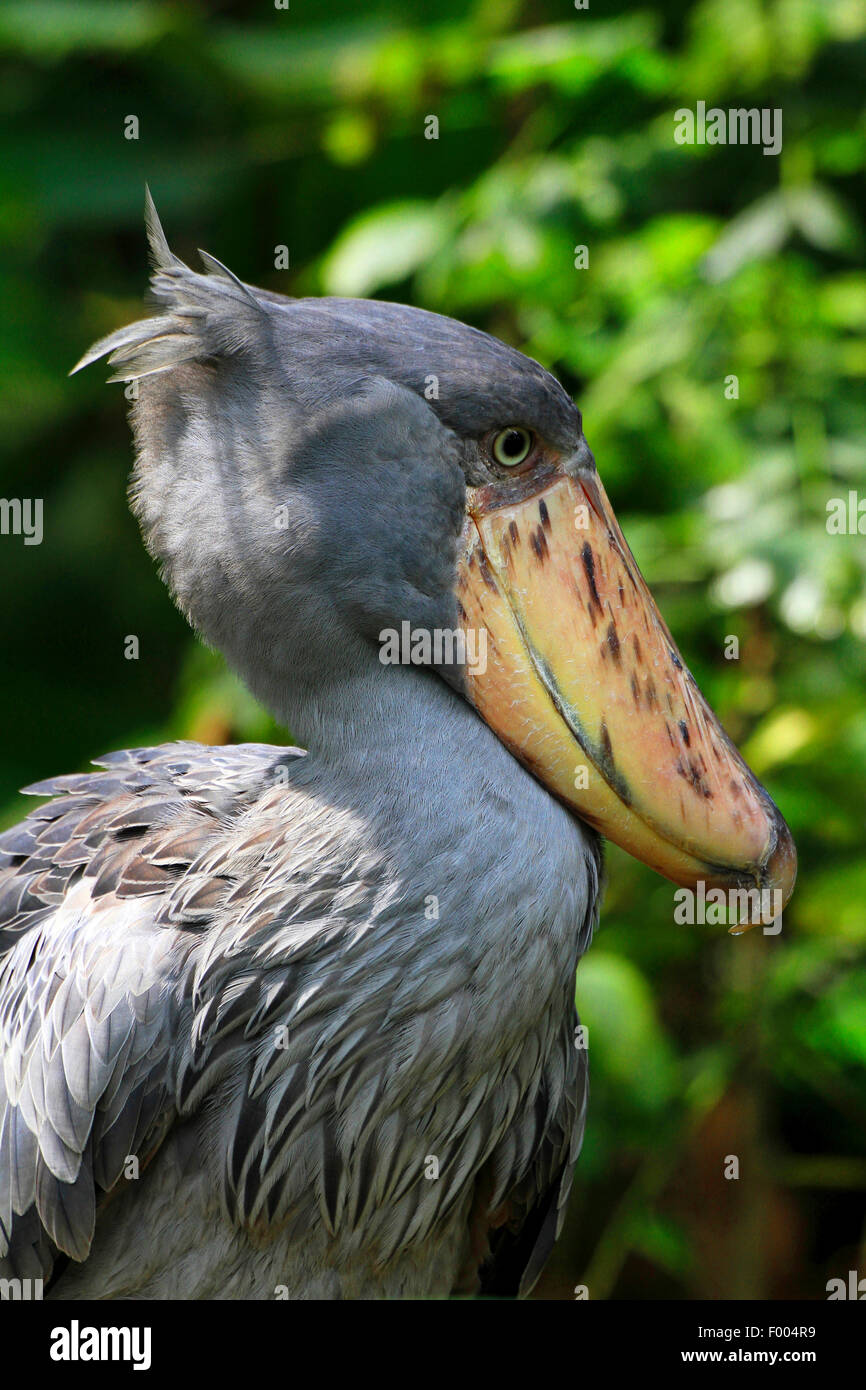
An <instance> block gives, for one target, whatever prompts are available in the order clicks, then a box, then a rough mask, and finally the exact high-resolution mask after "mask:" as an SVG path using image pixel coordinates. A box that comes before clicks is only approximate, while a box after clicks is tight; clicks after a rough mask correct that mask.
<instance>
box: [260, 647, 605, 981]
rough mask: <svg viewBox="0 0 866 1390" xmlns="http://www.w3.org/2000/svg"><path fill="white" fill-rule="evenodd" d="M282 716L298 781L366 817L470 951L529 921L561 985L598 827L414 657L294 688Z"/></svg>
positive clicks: (586, 911) (583, 937) (492, 944)
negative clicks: (301, 755) (295, 742)
mask: <svg viewBox="0 0 866 1390" xmlns="http://www.w3.org/2000/svg"><path fill="white" fill-rule="evenodd" d="M284 717H285V718H286V720H287V722H288V723H289V725H290V727H291V729H292V732H293V734H294V735H295V736H296V737H297V738H298V739H299V741H301V742H303V744H304V745H305V746H306V747H307V749H308V757H307V758H306V759H304V760H303V761H304V764H305V769H304V774H303V776H304V780H305V781H306V782H307V784H308V786H310V787H311V788H313V789H315V790H316V792H317V793H318V794H319V795H321V796H322V798H323V799H324V800H325V801H326V803H327V804H330V805H337V806H340V807H341V808H342V809H344V810H347V811H349V812H350V813H351V814H352V816H353V817H357V818H359V819H360V820H361V821H363V823H364V825H365V826H366V827H367V829H366V831H365V834H366V835H367V836H368V837H369V842H370V843H371V844H375V845H376V846H377V847H378V848H380V849H382V850H384V851H385V852H386V854H387V857H388V858H389V860H391V861H392V862H393V863H395V864H396V865H399V875H400V878H401V880H402V882H403V885H404V891H406V892H407V893H408V894H409V895H410V896H411V895H412V894H413V893H417V899H418V902H417V909H418V912H420V911H421V907H422V904H423V901H424V900H425V899H426V897H427V895H428V894H436V895H437V897H439V898H440V899H442V901H443V902H445V901H446V900H447V901H448V902H450V903H451V906H450V907H449V909H448V911H449V914H450V915H451V919H452V925H453V926H454V927H455V928H456V927H457V926H458V922H457V919H458V918H459V930H460V932H461V934H465V935H466V936H467V937H471V939H472V942H473V944H472V946H471V947H470V953H471V954H475V952H476V951H477V952H478V953H479V955H483V954H484V952H485V951H488V950H492V951H499V950H501V943H502V941H503V939H505V938H506V937H507V935H508V933H509V932H513V931H515V930H517V929H518V924H519V928H520V929H521V930H523V929H525V930H526V932H527V937H531V938H533V939H536V940H538V941H540V942H544V943H545V944H544V946H543V948H542V949H543V950H544V951H545V952H547V953H548V954H549V956H550V958H551V965H552V971H551V974H552V975H553V976H559V978H560V979H564V981H565V984H566V987H567V985H568V979H569V971H573V969H574V966H575V965H576V963H577V960H578V958H579V955H580V954H581V953H582V951H583V950H584V949H585V947H586V945H587V944H588V939H589V934H590V932H591V928H592V924H593V921H594V912H595V906H596V899H597V896H598V870H599V842H598V838H597V836H596V835H595V834H594V832H592V831H591V830H589V829H588V828H587V827H586V826H585V825H583V823H582V822H580V821H579V820H577V819H576V818H575V817H574V816H572V815H571V813H570V812H568V811H567V810H566V809H565V808H564V807H563V806H561V805H560V803H559V802H557V801H556V800H555V799H554V798H553V797H552V796H550V795H549V794H548V792H547V791H546V790H545V789H544V788H543V787H542V786H541V785H540V784H539V783H538V782H537V781H536V780H535V779H534V778H533V777H532V776H531V775H530V774H529V773H528V772H526V770H525V769H524V768H523V767H522V766H521V765H520V764H519V763H518V762H517V761H516V759H515V758H513V757H512V756H511V754H510V753H509V752H508V750H507V749H506V748H505V747H504V746H503V745H502V744H501V743H500V742H499V740H498V739H497V738H496V736H495V735H494V734H493V733H492V732H491V730H490V729H489V728H488V727H487V725H486V724H485V723H484V722H483V721H482V720H481V719H480V718H479V716H478V715H477V714H476V713H475V711H474V710H473V709H472V708H471V707H470V706H469V705H468V704H467V703H466V702H465V701H464V700H463V699H462V698H461V697H460V696H459V695H458V694H456V692H454V691H453V690H451V689H450V688H449V687H448V686H447V685H446V684H445V683H444V682H443V681H441V680H440V679H439V678H438V677H437V676H436V675H435V674H433V673H432V672H430V671H427V670H424V669H422V668H415V667H383V666H379V665H378V663H377V669H375V670H368V671H367V672H366V673H364V672H361V671H359V672H356V673H355V674H354V675H350V676H349V677H348V678H347V679H345V680H344V681H343V682H342V683H341V684H340V685H339V686H337V685H332V686H327V685H325V686H320V687H316V688H306V689H305V688H303V687H299V686H295V687H293V689H292V691H291V692H290V695H289V698H288V704H287V708H286V709H285V712H284Z"/></svg>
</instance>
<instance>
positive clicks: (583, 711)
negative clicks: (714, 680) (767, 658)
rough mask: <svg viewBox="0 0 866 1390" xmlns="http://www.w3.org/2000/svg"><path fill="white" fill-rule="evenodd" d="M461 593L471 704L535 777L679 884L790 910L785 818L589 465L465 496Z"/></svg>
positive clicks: (790, 860)
mask: <svg viewBox="0 0 866 1390" xmlns="http://www.w3.org/2000/svg"><path fill="white" fill-rule="evenodd" d="M457 595H458V599H459V604H460V615H461V623H462V624H463V626H464V629H465V630H466V632H467V634H469V633H471V634H472V637H473V638H474V639H475V640H476V641H477V638H478V634H479V633H480V632H481V631H483V632H485V633H486V664H484V663H482V662H478V663H477V664H476V666H475V667H474V668H472V667H470V668H469V669H468V672H467V693H468V695H469V698H470V700H471V701H472V703H473V704H474V705H475V707H476V709H477V710H478V711H479V713H480V714H481V715H482V717H483V718H484V719H485V720H486V722H487V723H488V724H489V725H490V727H491V728H492V729H493V730H494V731H495V733H496V734H497V735H498V737H499V738H500V739H501V740H502V742H503V743H504V744H505V745H506V746H507V747H508V748H509V749H510V750H511V751H512V752H513V753H514V755H515V756H516V757H517V758H519V759H520V761H521V762H522V763H524V764H525V766H526V767H527V768H529V770H530V771H531V772H532V773H534V774H535V776H536V777H537V778H538V779H539V781H541V782H543V783H544V784H545V786H547V787H548V788H549V790H550V791H552V792H553V793H554V794H555V795H556V796H557V797H559V798H560V800H562V801H563V802H565V803H566V804H567V805H568V806H569V807H571V808H572V809H573V810H574V811H576V812H577V814H578V815H579V816H581V817H582V818H583V819H584V820H585V821H587V822H588V823H589V824H590V825H592V826H594V827H595V828H596V829H597V830H599V831H601V833H602V834H603V835H606V836H607V837H608V839H610V840H613V841H614V842H615V843H616V844H618V845H622V847H623V848H624V849H626V850H628V851H629V853H631V854H633V855H634V856H635V857H636V858H638V859H641V860H643V861H644V863H646V864H649V865H650V866H651V867H652V868H654V869H657V870H658V872H659V873H661V874H664V875H665V876H666V877H667V878H669V879H672V880H673V882H674V883H677V884H681V885H684V886H686V887H690V888H696V887H697V885H698V883H699V882H700V881H703V883H704V885H705V886H706V887H713V888H722V889H730V888H736V889H740V890H742V889H746V890H755V889H759V890H768V889H769V890H772V891H773V892H774V893H775V894H777V896H774V897H773V899H772V902H773V904H774V908H778V907H779V906H784V904H785V903H786V902H787V901H788V899H789V897H790V896H791V892H792V889H793V886H794V879H795V877H796V869H797V857H796V851H795V849H794V844H793V841H792V839H791V835H790V832H789V830H788V827H787V825H786V824H785V822H784V820H783V819H782V816H781V815H780V813H779V811H778V810H777V808H776V807H775V805H774V804H773V802H772V801H771V800H770V797H769V796H768V794H767V792H766V791H765V790H764V788H763V787H762V786H761V785H760V783H759V782H758V781H757V779H756V778H755V777H754V775H753V774H752V772H751V771H750V770H749V768H748V767H747V766H746V764H745V762H744V761H743V759H742V758H741V757H740V755H739V753H738V752H737V750H736V748H734V746H733V744H732V743H731V742H730V740H729V739H728V737H727V735H726V734H725V732H724V730H723V729H722V727H721V725H720V724H719V722H718V720H717V719H716V717H715V715H714V714H713V712H712V710H711V709H710V708H709V706H708V705H707V703H706V701H705V700H704V698H703V696H702V695H701V693H700V691H699V690H698V688H697V685H696V684H695V681H694V679H693V677H692V676H691V675H690V673H689V672H688V670H686V667H685V665H684V663H683V661H682V659H681V657H680V655H679V653H678V651H677V648H676V646H675V644H674V641H673V638H672V637H671V635H670V632H669V631H668V629H667V627H666V626H665V623H664V621H663V619H662V617H661V615H660V613H659V611H658V609H657V608H656V605H655V603H654V601H653V598H652V595H651V594H650V592H649V589H648V588H647V586H646V584H645V583H644V580H643V578H642V576H641V574H640V571H639V570H638V568H637V565H636V564H635V561H634V557H633V555H632V554H631V551H630V550H629V548H628V545H627V544H626V542H625V539H624V537H623V535H622V532H621V531H620V529H619V526H618V524H617V521H616V518H615V516H614V514H613V510H612V508H611V505H610V502H609V501H608V498H607V496H606V494H605V491H604V488H603V487H602V485H601V482H600V480H599V478H598V475H597V473H595V471H594V470H593V471H589V470H583V469H576V470H575V471H574V472H568V471H565V469H564V468H557V469H554V470H551V471H549V472H547V473H546V474H545V475H544V476H543V477H539V476H537V475H535V476H530V475H524V476H522V477H515V478H509V479H507V480H505V481H503V482H502V483H496V484H492V485H491V486H489V487H484V488H478V489H475V490H474V491H472V492H471V493H470V496H469V502H468V507H467V521H466V525H465V529H464V534H463V544H462V549H461V556H460V561H459V566H458V584H457ZM473 650H476V651H477V650H480V648H479V647H475V648H473ZM743 896H746V895H743ZM757 896H758V895H757V894H753V893H749V894H748V901H749V903H750V905H751V904H752V902H753V898H757ZM740 920H741V921H742V917H741V918H740ZM751 920H752V921H754V920H755V918H754V916H752V917H751Z"/></svg>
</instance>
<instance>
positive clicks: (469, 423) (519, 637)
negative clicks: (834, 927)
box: [0, 205, 795, 1299]
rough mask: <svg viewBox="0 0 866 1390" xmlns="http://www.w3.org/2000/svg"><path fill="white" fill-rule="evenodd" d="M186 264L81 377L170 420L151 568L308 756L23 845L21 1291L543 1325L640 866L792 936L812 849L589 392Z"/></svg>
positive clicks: (138, 763) (7, 1214) (153, 757)
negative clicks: (742, 907)
mask: <svg viewBox="0 0 866 1390" xmlns="http://www.w3.org/2000/svg"><path fill="white" fill-rule="evenodd" d="M148 225H149V232H150V242H151V249H152V254H153V259H154V263H155V268H154V273H153V280H152V288H153V294H154V296H155V299H156V301H157V303H158V305H159V311H158V313H157V315H156V316H155V317H150V318H147V319H145V320H143V321H141V322H137V323H134V324H132V325H131V326H129V327H127V328H123V329H121V330H120V331H119V332H117V333H113V334H112V335H111V336H110V337H108V338H105V339H103V340H102V341H101V342H99V343H97V344H96V345H95V347H94V348H93V349H92V350H91V351H90V352H89V353H88V354H87V355H86V356H85V357H84V359H83V360H82V362H81V363H80V364H79V365H80V366H83V365H86V364H87V363H89V362H93V361H95V360H96V359H97V358H99V357H102V356H103V355H106V354H109V355H110V356H109V360H110V362H111V363H112V364H113V366H114V368H115V374H114V376H113V377H112V380H115V381H130V380H134V381H136V382H138V383H139V390H138V398H137V401H136V402H135V405H134V408H133V427H134V433H135V440H136V446H137V462H136V466H135V472H134V476H133V481H132V486H131V498H132V507H133V509H134V511H135V514H136V516H137V518H138V520H139V522H140V524H141V529H142V533H143V536H144V540H145V542H146V544H147V546H148V549H149V550H150V552H151V554H152V555H153V556H154V558H155V559H156V561H157V562H158V564H159V566H160V569H161V571H162V573H163V575H164V576H165V579H166V581H167V583H168V585H169V588H170V589H171V592H172V594H173V596H174V598H175V601H176V602H177V603H178V604H179V606H180V608H181V609H182V610H183V612H184V613H185V614H186V616H187V618H188V619H189V621H190V623H191V624H192V625H193V626H194V628H195V629H196V630H197V631H198V632H199V633H200V634H201V636H202V637H203V639H204V640H205V641H206V642H208V643H209V644H210V645H212V646H213V647H217V648H219V649H220V650H221V651H222V652H223V653H224V654H225V656H226V658H227V660H228V661H229V662H230V664H231V665H232V666H233V668H234V669H235V670H236V671H237V672H239V673H240V675H241V676H242V677H243V679H244V680H245V682H246V684H247V685H248V686H249V688H250V689H251V690H252V692H253V693H254V694H255V695H256V697H257V698H258V699H259V700H260V701H261V702H262V703H263V704H264V705H265V706H267V707H268V709H270V710H272V711H273V713H274V714H275V716H276V717H277V718H278V719H279V720H280V721H282V722H284V723H285V725H286V726H287V727H288V728H290V729H291V730H292V731H293V734H294V735H295V736H296V737H297V738H298V740H299V742H300V744H302V745H303V748H304V749H305V750H306V751H303V752H302V751H301V749H300V748H290V747H265V746H260V745H254V744H243V745H240V746H239V747H225V748H210V747H204V746H201V745H199V744H197V743H174V744H169V745H166V746H163V747H158V748H139V749H134V750H130V751H125V752H114V753H110V754H108V755H107V756H105V757H103V758H100V759H98V760H97V762H96V767H97V768H98V769H100V770H98V771H95V772H89V773H84V774H78V775H72V776H63V777H57V778H54V779H51V780H49V781H46V782H41V783H38V784H37V785H35V786H32V787H29V788H28V789H27V790H28V791H29V792H31V793H34V794H35V795H37V796H40V797H43V798H45V797H48V798H50V799H49V800H47V801H42V802H40V804H39V805H38V806H37V808H36V809H35V810H33V811H31V813H30V814H29V815H28V816H27V818H26V819H25V820H24V821H22V822H21V823H20V824H19V825H17V826H16V827H15V828H14V829H12V830H10V831H9V832H7V833H6V834H5V835H4V836H3V837H2V840H0V851H2V860H0V865H2V868H0V951H2V953H3V958H2V959H3V963H2V968H0V1025H2V1040H3V1041H2V1049H3V1050H2V1071H0V1273H2V1274H3V1275H5V1276H7V1277H8V1276H18V1277H22V1278H24V1277H33V1278H39V1277H42V1278H43V1279H44V1280H46V1281H52V1282H51V1283H50V1293H51V1296H53V1297H58V1298H123V1297H136V1298H182V1299H203V1298H244V1299H254V1298H273V1297H274V1296H275V1295H276V1294H277V1293H279V1294H280V1295H283V1296H285V1295H286V1294H288V1296H290V1297H295V1298H353V1299H367V1298H401V1297H435V1296H447V1295H449V1294H452V1293H454V1292H464V1291H481V1292H486V1293H492V1294H499V1295H507V1294H521V1293H526V1292H527V1291H528V1290H529V1289H530V1288H531V1287H532V1285H533V1283H534V1281H535V1280H536V1278H537V1276H538V1274H539V1272H540V1270H541V1268H542V1266H543V1264H544V1262H545V1259H546V1257H547V1255H548V1253H549V1251H550V1248H551V1246H552V1244H553V1242H554V1240H555V1239H556V1236H557V1233H558V1231H559V1227H560V1225H561V1222H562V1217H563V1213H564V1209H565V1204H566V1201H567V1197H568V1192H569V1187H570V1183H571V1173H572V1166H573V1164H574V1161H575V1158H576V1156H577V1153H578V1149H579V1147H580V1141H581V1136H582V1131H583V1124H584V1113H585V1109H586V1094H587V1073H586V1065H585V1059H586V1053H585V1051H584V1050H582V1049H581V1048H580V1047H578V1046H576V1045H575V1036H576V1035H575V1025H576V1014H575V1010H574V976H575V967H576V966H577V963H578V961H579V959H580V957H581V955H582V953H583V952H584V951H585V950H586V948H587V946H588V944H589V941H590V937H591V935H592V931H593V926H594V924H595V922H596V919H597V915H598V900H599V883H600V877H601V838H600V837H601V836H607V837H609V838H610V839H611V840H614V841H616V842H617V843H618V844H620V845H623V846H624V847H625V848H626V849H627V850H629V851H631V852H632V853H633V854H634V855H636V856H637V857H638V858H639V859H642V860H644V861H645V862H646V863H648V864H650V865H652V866H653V867H654V868H656V869H657V870H658V871H659V872H660V873H662V874H664V875H666V876H667V877H668V878H669V879H671V880H673V882H674V883H677V884H680V885H687V886H688V885H691V886H695V885H697V884H698V882H699V881H701V880H703V881H704V882H705V883H706V884H708V885H714V886H722V887H739V888H743V887H746V888H755V887H756V886H757V887H760V888H770V889H774V890H778V891H779V892H780V893H781V897H782V899H783V900H785V901H786V900H787V898H788V896H789V895H790V892H791V889H792V886H793V880H794V874H795V854H794V848H793V844H792V841H791V837H790V835H789V833H788V830H787V827H786V825H785V823H784V821H783V819H782V817H781V815H780V814H779V812H778V811H777V809H776V807H775V806H774V805H773V803H772V801H771V800H770V798H769V797H768V795H767V793H766V792H765V791H764V790H763V788H762V787H761V786H760V785H759V784H758V782H757V781H756V780H755V778H754V776H753V775H752V774H751V772H750V771H749V769H748V768H747V767H746V765H745V763H744V762H743V760H742V759H741V757H740V756H739V754H738V753H737V752H736V750H735V749H734V747H733V745H732V744H731V743H730V741H729V740H728V738H727V737H726V735H725V733H724V732H723V730H722V728H721V726H720V725H719V723H718V722H717V720H716V718H715V717H714V715H713V714H712V712H711V711H710V709H709V707H708V706H707V704H706V703H705V702H704V700H703V698H702V697H701V695H700V693H699V691H698V689H697V687H696V685H695V682H694V680H693V678H692V676H691V675H690V674H689V672H688V670H687V669H686V667H685V665H684V663H683V661H682V660H681V658H680V656H679V654H678V652H677V648H676V646H675V644H674V641H673V639H672V637H671V635H670V633H669V631H668V629H667V627H666V626H665V624H664V622H663V621H662V618H661V617H660V615H659V613H658V611H657V609H656V607H655V604H654V602H653V599H652V597H651V595H650V593H649V591H648V589H647V587H646V585H645V583H644V581H643V579H642V577H641V575H640V573H639V571H638V568H637V566H636V564H635V561H634V558H633V557H632V554H631V552H630V550H629V548H628V546H627V544H626V542H625V540H624V538H623V535H622V533H621V531H620V529H619V526H618V525H617V522H616V520H615V517H614V514H613V511H612V509H611V506H610V503H609V501H608V499H607V497H606V495H605V491H604V488H603V487H602V484H601V481H600V479H599V476H598V473H597V471H596V466H595V462H594V459H593V456H592V454H591V452H590V450H589V447H588V445H587V442H586V440H585V438H584V434H583V428H582V424H581V414H580V411H579V410H578V409H577V407H576V406H575V405H574V404H573V403H572V401H571V400H570V398H569V397H568V395H567V394H566V392H565V391H564V390H563V389H562V387H561V386H560V385H559V383H558V382H557V381H556V380H555V379H554V378H553V377H552V376H551V375H549V374H548V372H546V371H545V370H543V369H542V367H540V366H539V365H538V363H536V362H534V361H532V360H530V359H529V358H527V357H525V356H523V355H522V354H521V353H520V352H518V351H516V350H514V349H513V348H511V347H507V346H505V345H504V344H503V343H501V342H498V341H497V340H496V339H494V338H492V337H488V336H487V335H486V334H485V333H482V332H479V331H477V330H475V329H473V328H469V327H467V326H466V325H464V324H462V323H458V322H455V321H453V320H452V319H449V318H445V317H441V316H439V315H437V314H433V313H429V312H425V311H423V310H421V309H415V308H409V307H406V306H405V305H401V304H391V303H374V302H367V301H355V300H348V299H327V298H326V299H288V298H284V297H283V296H281V295H278V294H274V293H271V292H269V291H263V290H259V289H255V288H252V287H251V286H249V285H246V284H243V283H242V282H241V281H240V280H238V279H237V278H236V277H235V276H234V275H233V274H232V273H231V272H230V271H228V270H227V269H226V268H225V267H223V266H222V265H221V264H220V263H219V262H218V261H216V260H214V259H213V258H212V257H211V256H207V255H205V256H204V264H205V271H206V273H204V274H197V273H195V272H194V271H192V270H191V269H189V268H188V267H187V266H186V265H185V264H184V263H183V262H182V261H180V260H179V259H177V258H176V257H175V256H174V255H173V254H172V252H171V251H170V250H169V248H168V245H167V243H166V241H165V237H164V235H163V232H162V229H161V227H160V225H159V222H158V220H157V218H156V215H155V212H154V211H153V208H152V205H151V207H150V208H149V211H148ZM394 634H398V635H399V637H400V642H399V643H398V648H397V654H398V656H399V660H396V661H394V660H390V659H386V658H387V657H388V651H387V648H388V646H389V643H391V644H393V637H394ZM404 639H405V640H404ZM407 643H408V647H407ZM391 655H393V651H392V653H391Z"/></svg>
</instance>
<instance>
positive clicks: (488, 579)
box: [478, 551, 499, 594]
mask: <svg viewBox="0 0 866 1390" xmlns="http://www.w3.org/2000/svg"><path fill="white" fill-rule="evenodd" d="M478 568H479V570H480V571H481V578H482V579H483V580H484V583H485V584H486V585H487V587H488V589H492V590H493V592H494V593H495V594H496V593H498V592H499V589H498V586H497V583H496V580H495V579H494V577H493V571H492V569H491V568H490V566H489V564H488V563H487V556H486V555H485V554H484V553H483V551H482V552H481V554H480V555H479V556H478Z"/></svg>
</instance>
